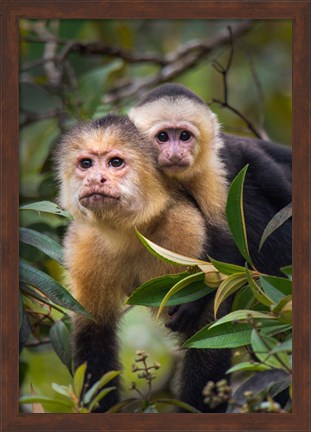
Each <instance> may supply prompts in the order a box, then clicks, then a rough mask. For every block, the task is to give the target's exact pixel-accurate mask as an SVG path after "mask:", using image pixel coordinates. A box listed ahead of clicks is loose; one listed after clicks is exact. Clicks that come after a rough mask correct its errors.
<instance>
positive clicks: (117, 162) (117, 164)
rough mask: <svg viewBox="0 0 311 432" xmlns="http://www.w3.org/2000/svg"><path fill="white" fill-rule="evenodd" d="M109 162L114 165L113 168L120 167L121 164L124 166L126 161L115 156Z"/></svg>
mask: <svg viewBox="0 0 311 432" xmlns="http://www.w3.org/2000/svg"><path fill="white" fill-rule="evenodd" d="M108 164H109V165H110V166H112V167H113V168H120V167H121V166H123V165H124V164H125V162H124V160H123V159H121V158H118V157H114V158H111V159H110V161H109V162H108Z"/></svg>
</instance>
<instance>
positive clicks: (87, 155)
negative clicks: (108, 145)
mask: <svg viewBox="0 0 311 432" xmlns="http://www.w3.org/2000/svg"><path fill="white" fill-rule="evenodd" d="M128 171H129V166H128V164H127V162H126V161H125V159H124V157H123V154H122V152H121V151H119V150H116V149H113V150H109V151H106V152H103V153H100V152H89V151H81V152H80V153H79V154H78V155H77V158H76V161H75V174H76V177H77V178H78V180H79V184H80V188H79V202H80V204H81V205H82V206H83V207H86V208H88V209H90V210H92V209H94V210H95V209H100V208H102V207H103V206H104V205H109V204H110V205H113V204H116V203H117V202H118V200H120V198H121V191H120V181H122V178H123V177H124V176H126V174H127V172H128Z"/></svg>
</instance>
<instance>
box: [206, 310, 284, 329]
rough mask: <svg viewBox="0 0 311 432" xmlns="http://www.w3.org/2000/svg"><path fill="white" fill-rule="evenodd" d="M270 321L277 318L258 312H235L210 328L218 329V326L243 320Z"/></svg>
mask: <svg viewBox="0 0 311 432" xmlns="http://www.w3.org/2000/svg"><path fill="white" fill-rule="evenodd" d="M250 318H251V319H268V320H273V319H276V317H275V316H273V315H270V314H266V313H262V312H257V311H253V310H237V311H234V312H231V313H229V314H228V315H225V316H224V317H222V318H220V319H218V320H217V321H215V322H214V323H213V324H211V326H210V328H214V327H217V326H218V325H221V324H223V323H226V322H230V323H232V322H233V321H242V320H246V321H247V320H249V319H250Z"/></svg>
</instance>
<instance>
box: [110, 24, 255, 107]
mask: <svg viewBox="0 0 311 432" xmlns="http://www.w3.org/2000/svg"><path fill="white" fill-rule="evenodd" d="M252 25H253V24H252V22H251V21H243V22H241V23H239V24H236V25H234V26H232V37H238V36H240V35H241V34H243V33H245V32H246V31H247V30H249V29H250V28H251V27H252ZM230 38H231V35H230V34H229V35H228V32H227V31H220V32H219V33H218V34H216V36H214V37H213V38H210V39H209V40H208V41H192V42H190V43H189V44H186V45H184V46H183V47H181V48H179V49H178V50H176V51H174V52H173V53H169V54H167V55H166V57H165V58H166V65H165V66H164V67H163V68H162V69H161V70H160V71H159V72H158V73H157V74H155V75H153V76H150V77H147V78H145V79H141V78H140V79H134V80H132V81H131V82H129V84H128V85H127V86H125V87H124V86H123V87H122V88H120V89H118V88H114V89H112V90H111V91H110V92H109V93H108V94H107V95H106V96H105V97H104V98H103V103H116V102H118V101H120V100H122V99H124V98H128V97H131V96H135V97H137V96H141V95H142V94H143V93H144V92H145V91H146V89H148V88H149V87H151V86H155V85H158V84H161V83H163V82H166V81H169V80H172V79H174V78H176V77H177V76H179V75H181V74H182V73H184V72H185V71H187V70H189V69H191V68H193V67H194V66H196V65H197V64H198V63H199V62H200V61H202V60H203V59H204V60H206V59H207V58H208V55H209V54H210V53H211V52H212V51H214V50H215V49H217V48H221V47H223V46H225V45H227V44H228V42H229V41H230Z"/></svg>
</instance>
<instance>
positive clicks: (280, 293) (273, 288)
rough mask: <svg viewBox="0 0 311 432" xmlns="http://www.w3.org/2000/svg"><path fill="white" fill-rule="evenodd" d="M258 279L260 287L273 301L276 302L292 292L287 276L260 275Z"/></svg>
mask: <svg viewBox="0 0 311 432" xmlns="http://www.w3.org/2000/svg"><path fill="white" fill-rule="evenodd" d="M259 280H260V285H261V287H262V289H263V290H264V292H265V293H266V294H267V296H268V297H269V298H270V299H271V300H273V302H274V303H278V302H279V301H280V300H282V298H283V297H285V296H287V295H291V294H292V282H291V281H290V280H289V279H287V278H282V277H277V276H267V275H265V276H262V275H261V276H260V277H259Z"/></svg>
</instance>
